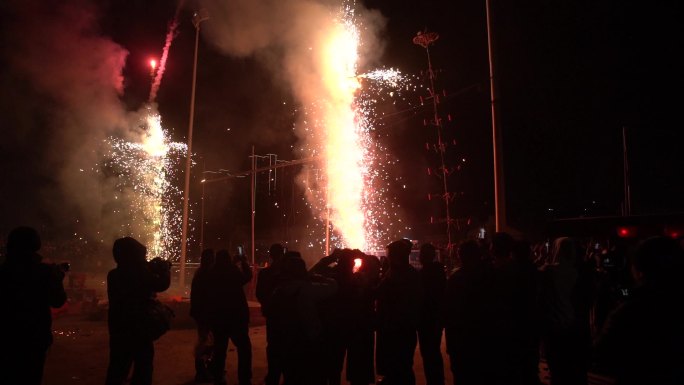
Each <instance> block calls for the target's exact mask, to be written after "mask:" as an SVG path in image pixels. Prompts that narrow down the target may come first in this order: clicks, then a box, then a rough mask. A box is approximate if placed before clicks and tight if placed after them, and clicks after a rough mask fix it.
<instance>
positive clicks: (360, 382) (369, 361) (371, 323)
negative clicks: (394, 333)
mask: <svg viewBox="0 0 684 385" xmlns="http://www.w3.org/2000/svg"><path fill="white" fill-rule="evenodd" d="M353 253H354V259H355V260H356V259H357V258H358V259H361V266H360V267H359V268H358V271H357V272H356V273H355V274H354V285H355V287H356V288H357V290H358V292H357V294H358V296H356V297H355V301H356V304H355V305H354V308H355V316H356V317H355V319H354V320H355V322H354V325H355V327H354V328H353V330H352V337H351V340H350V341H349V344H348V347H347V369H346V374H347V381H349V383H350V384H351V385H368V384H372V383H374V382H375V321H376V315H375V289H376V288H377V286H378V283H379V280H380V260H379V259H378V258H376V257H375V256H372V255H365V254H363V253H361V252H360V251H359V250H354V251H353ZM355 266H356V265H355Z"/></svg>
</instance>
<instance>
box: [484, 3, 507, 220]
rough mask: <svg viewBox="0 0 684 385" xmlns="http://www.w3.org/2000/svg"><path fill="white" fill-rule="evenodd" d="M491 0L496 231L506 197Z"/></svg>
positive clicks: (489, 48) (489, 36) (489, 34)
mask: <svg viewBox="0 0 684 385" xmlns="http://www.w3.org/2000/svg"><path fill="white" fill-rule="evenodd" d="M489 3H490V0H485V7H486V11H487V53H488V54H489V91H490V100H491V106H492V152H493V158H494V222H495V226H496V231H503V230H504V229H505V228H506V202H505V201H506V195H505V189H504V175H503V157H502V147H501V129H500V127H499V119H498V117H499V111H498V105H497V102H498V100H497V99H498V95H497V92H496V81H495V78H494V49H493V36H492V22H491V10H490V5H489Z"/></svg>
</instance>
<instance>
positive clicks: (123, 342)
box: [0, 227, 684, 385]
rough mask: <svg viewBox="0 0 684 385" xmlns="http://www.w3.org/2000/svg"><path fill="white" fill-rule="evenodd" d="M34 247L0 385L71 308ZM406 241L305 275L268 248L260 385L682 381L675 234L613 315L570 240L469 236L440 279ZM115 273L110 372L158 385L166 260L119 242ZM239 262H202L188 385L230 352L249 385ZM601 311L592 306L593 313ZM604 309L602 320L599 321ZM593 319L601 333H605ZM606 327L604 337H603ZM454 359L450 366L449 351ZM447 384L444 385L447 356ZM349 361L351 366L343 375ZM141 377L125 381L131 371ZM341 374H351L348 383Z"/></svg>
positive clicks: (259, 289)
mask: <svg viewBox="0 0 684 385" xmlns="http://www.w3.org/2000/svg"><path fill="white" fill-rule="evenodd" d="M40 246H41V243H40V237H39V236H38V233H37V232H36V231H35V230H34V229H32V228H28V227H20V228H17V229H15V230H13V231H12V232H11V233H10V234H9V236H8V238H7V253H6V260H5V262H4V263H3V264H2V265H1V266H0V296H1V298H0V301H2V302H1V303H3V305H4V306H5V309H7V311H6V312H5V314H3V316H2V317H0V336H1V337H2V340H1V341H2V344H0V346H1V347H0V384H7V385H18V384H40V383H41V380H42V371H43V365H44V362H45V355H46V352H47V349H48V347H49V346H50V344H51V342H52V334H51V315H50V308H51V307H53V308H54V307H59V306H61V305H62V304H64V302H65V301H66V294H65V291H64V287H63V285H62V280H63V278H64V269H63V268H61V267H60V266H59V265H51V264H45V263H42V262H41V256H40V254H38V251H39V250H40ZM414 248H415V246H414V244H413V243H412V242H411V241H409V240H405V239H401V240H397V241H394V242H392V243H390V244H389V245H387V248H386V256H383V257H380V258H378V257H376V256H373V255H368V254H365V253H363V252H361V251H359V250H351V249H336V250H334V252H332V254H331V255H328V256H324V257H323V258H321V259H320V260H319V261H318V262H316V263H315V264H314V265H313V266H311V267H310V268H307V266H306V263H305V261H304V260H303V259H302V257H301V255H300V254H299V253H298V252H296V251H287V250H286V249H285V248H284V247H283V246H282V245H280V244H273V245H272V246H271V247H270V250H269V255H270V259H271V263H270V264H269V265H268V266H267V267H265V268H262V269H260V271H259V272H258V275H257V276H256V297H257V299H258V301H259V302H260V304H261V311H262V313H263V316H264V318H265V319H266V341H267V347H266V358H267V363H268V372H267V375H266V378H265V379H263V380H262V379H257V381H256V382H258V383H262V381H263V383H265V384H266V385H278V384H284V385H336V384H342V383H349V384H351V385H369V384H373V383H378V384H380V383H381V384H384V385H413V384H415V383H416V373H415V372H414V354H415V353H416V349H418V351H419V353H420V355H421V357H422V362H423V373H418V375H419V376H424V378H425V382H426V384H428V385H443V384H446V383H453V384H457V385H460V384H464V385H469V384H485V385H499V384H500V385H538V384H540V383H541V382H540V376H539V364H540V360H542V359H543V360H545V361H546V363H547V365H548V369H549V374H550V381H551V384H553V385H563V384H569V385H570V384H572V385H584V384H588V382H589V380H588V378H589V377H588V373H589V372H599V373H604V374H606V375H609V376H611V377H612V378H614V379H615V381H616V383H617V384H622V385H624V384H634V385H637V384H663V385H675V384H679V385H681V384H684V309H683V307H684V305H683V304H684V302H683V301H682V295H683V294H684V289H683V288H682V285H681V284H680V282H682V278H681V277H682V274H683V273H684V253H683V251H682V244H681V242H680V241H678V240H675V239H672V238H668V237H655V238H650V239H647V240H645V241H644V242H643V243H642V244H641V245H640V246H639V248H638V249H637V250H636V252H635V253H634V255H633V256H632V257H631V260H630V263H629V264H627V265H626V266H627V267H628V268H629V269H630V270H631V275H632V277H633V280H634V283H635V285H634V288H633V290H632V289H631V290H630V292H629V295H626V296H625V297H624V298H621V300H620V301H613V302H611V304H612V306H610V307H611V309H610V311H606V310H605V308H606V307H608V305H606V304H605V303H604V302H605V301H602V299H601V296H600V293H601V290H602V284H603V283H604V282H605V279H604V276H603V273H604V272H603V271H602V269H600V268H599V266H598V265H597V263H596V260H597V259H596V258H594V256H593V255H591V254H588V253H586V252H585V251H584V248H583V247H580V245H579V243H578V242H577V241H576V240H574V239H571V238H558V239H556V240H555V241H554V242H553V243H552V244H549V245H547V246H546V253H545V255H544V258H543V261H542V262H541V263H540V261H539V258H538V257H539V253H537V252H535V247H533V246H532V245H531V244H530V243H528V242H525V241H523V240H518V239H514V238H513V237H511V236H510V235H509V234H506V233H496V234H494V235H493V236H492V237H491V239H490V240H489V241H488V242H486V243H485V242H483V241H482V240H466V241H464V242H462V243H461V244H460V245H459V246H458V247H457V248H456V252H455V253H454V256H455V258H456V260H457V263H456V265H457V266H458V267H457V268H456V269H454V270H453V271H447V270H446V268H445V266H444V265H443V264H442V263H441V262H440V260H439V259H440V258H439V254H440V253H439V252H438V250H437V249H436V248H435V246H433V245H432V244H429V243H425V244H422V245H420V248H419V261H420V264H419V267H418V268H416V267H414V266H413V265H412V264H411V263H409V262H410V254H411V252H412V249H414ZM113 256H114V260H115V262H116V264H117V266H116V268H115V269H113V270H111V271H110V272H109V274H108V276H107V292H108V299H109V309H108V312H109V317H108V326H109V335H110V341H109V366H108V370H107V375H106V384H108V385H115V384H116V385H119V384H124V383H126V382H127V381H129V376H130V383H131V384H133V385H143V384H151V383H152V373H153V365H152V364H153V357H154V340H155V339H156V338H159V336H160V335H161V334H163V332H164V330H162V331H157V330H151V329H150V328H151V327H152V326H150V323H149V322H148V321H149V320H148V318H150V317H154V315H150V314H151V312H150V311H151V310H150V309H153V310H155V311H158V309H156V308H155V306H154V305H155V303H154V302H151V301H154V298H155V296H156V293H158V292H161V291H164V290H166V289H167V288H168V287H169V285H170V264H169V263H168V262H166V261H162V260H160V259H153V260H151V261H147V259H146V256H147V250H146V248H145V246H144V245H142V244H141V243H140V242H138V241H137V240H135V239H133V238H130V237H126V238H121V239H118V240H116V241H115V242H114V245H113ZM252 275H253V271H252V267H251V266H249V264H248V263H247V259H246V257H245V256H244V255H237V256H231V255H230V253H229V252H228V251H226V250H218V251H216V252H214V251H213V250H211V249H208V250H204V251H203V253H202V256H201V263H200V266H199V268H198V270H197V271H196V273H195V275H194V277H193V280H192V287H191V300H190V303H191V309H190V315H191V316H192V318H193V319H194V320H195V321H196V324H197V343H196V346H195V350H194V352H195V356H194V359H195V382H197V383H214V384H226V383H227V379H226V351H227V349H228V342H229V340H230V341H232V342H233V344H234V345H235V347H236V350H237V375H238V379H237V380H238V383H239V384H240V385H248V384H252V383H253V382H254V381H255V380H254V379H253V378H252V377H253V376H252V345H251V341H250V337H249V308H248V302H247V297H246V295H245V290H244V285H245V284H247V283H248V282H250V281H251V280H252V279H253V276H252ZM597 309H599V310H597ZM597 312H598V313H601V314H600V315H599V316H597ZM597 320H598V321H597ZM597 325H598V327H597ZM443 341H444V342H445V345H446V356H444V355H443V354H442V342H443ZM445 359H448V360H449V367H450V370H451V375H450V376H445V367H446V365H445V364H444V360H445ZM345 365H346V366H345ZM131 370H132V374H131ZM342 373H345V378H344V379H343V378H342Z"/></svg>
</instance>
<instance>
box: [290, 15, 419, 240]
mask: <svg viewBox="0 0 684 385" xmlns="http://www.w3.org/2000/svg"><path fill="white" fill-rule="evenodd" d="M360 44H361V41H360V35H359V30H358V27H357V25H356V24H355V18H354V11H353V8H352V7H349V6H347V7H345V8H344V9H343V11H342V16H341V17H339V18H337V20H336V23H335V25H334V28H332V32H331V33H330V35H329V36H328V38H327V41H326V44H325V46H324V48H323V50H322V55H323V57H322V58H321V62H322V67H323V68H322V69H321V72H322V74H323V76H322V84H323V88H324V92H325V95H322V96H321V99H320V100H319V101H318V102H317V103H316V104H315V105H312V106H306V107H305V108H304V110H303V111H302V112H303V119H302V120H301V121H300V123H299V126H298V127H296V129H300V130H304V134H305V136H306V137H307V138H309V139H308V140H307V141H306V143H305V144H303V145H302V148H300V151H301V152H302V153H303V154H307V155H309V156H321V159H323V160H322V161H321V164H319V165H316V166H307V167H305V168H304V171H303V172H302V174H301V175H300V182H302V184H303V185H304V186H305V194H306V199H307V205H308V206H309V207H310V208H311V210H312V211H313V212H314V213H317V214H318V216H319V219H321V220H322V221H324V222H325V221H326V219H329V220H330V222H331V225H332V228H333V230H334V231H332V232H331V236H330V242H331V246H332V247H351V248H359V249H361V250H378V249H382V248H383V247H382V246H383V245H384V244H386V243H387V241H388V240H389V239H391V238H393V237H397V236H398V235H399V234H400V233H404V232H405V230H407V229H408V227H406V226H405V225H404V224H403V223H402V220H401V217H400V213H399V209H400V208H399V205H398V204H397V203H396V202H395V200H394V199H391V198H389V196H390V194H389V190H390V185H391V184H392V183H391V181H390V180H389V178H390V176H389V175H390V173H389V172H388V168H389V166H391V165H393V164H395V161H394V160H393V159H391V156H390V155H389V153H388V152H387V151H386V149H385V148H384V147H383V146H382V144H380V143H379V142H378V141H377V140H376V139H377V138H376V137H377V135H376V134H375V133H374V130H375V127H374V124H375V123H376V122H377V120H378V117H377V116H376V112H375V110H374V106H375V105H376V104H377V103H379V102H380V101H386V100H387V99H388V98H395V97H397V96H400V95H401V92H402V91H403V90H408V89H409V88H410V87H411V86H410V85H409V84H408V81H407V80H406V78H405V77H403V76H402V74H401V73H400V72H399V71H398V70H394V69H378V70H374V71H371V72H368V73H364V74H357V63H358V59H359V53H358V52H359V46H360ZM311 143H315V144H313V145H312V144H311ZM326 217H328V218H326ZM313 232H315V233H317V234H312V235H313V239H315V240H320V241H319V242H318V243H320V244H324V243H325V238H324V236H323V237H321V236H320V235H318V234H320V233H319V232H318V231H316V230H313ZM309 247H314V242H310V243H309Z"/></svg>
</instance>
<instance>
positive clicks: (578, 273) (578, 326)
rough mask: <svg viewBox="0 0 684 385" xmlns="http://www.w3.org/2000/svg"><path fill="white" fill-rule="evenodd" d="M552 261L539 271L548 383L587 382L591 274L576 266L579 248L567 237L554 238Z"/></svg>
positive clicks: (579, 383) (577, 383)
mask: <svg viewBox="0 0 684 385" xmlns="http://www.w3.org/2000/svg"><path fill="white" fill-rule="evenodd" d="M552 261H553V263H552V264H550V265H546V266H544V268H543V269H542V272H541V274H540V285H541V286H540V301H541V310H542V330H543V342H544V352H545V354H546V361H547V363H548V365H549V371H550V373H551V384H553V385H559V384H572V385H581V384H587V382H588V377H587V371H588V366H589V355H590V349H591V330H590V327H589V308H590V304H591V302H590V298H589V294H588V293H590V292H591V282H590V277H589V278H588V277H586V276H585V274H584V273H583V271H582V270H581V269H580V268H579V267H580V266H581V258H580V256H579V250H578V248H577V245H576V244H575V242H574V240H572V239H570V238H558V239H556V241H555V242H554V244H553V253H552Z"/></svg>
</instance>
